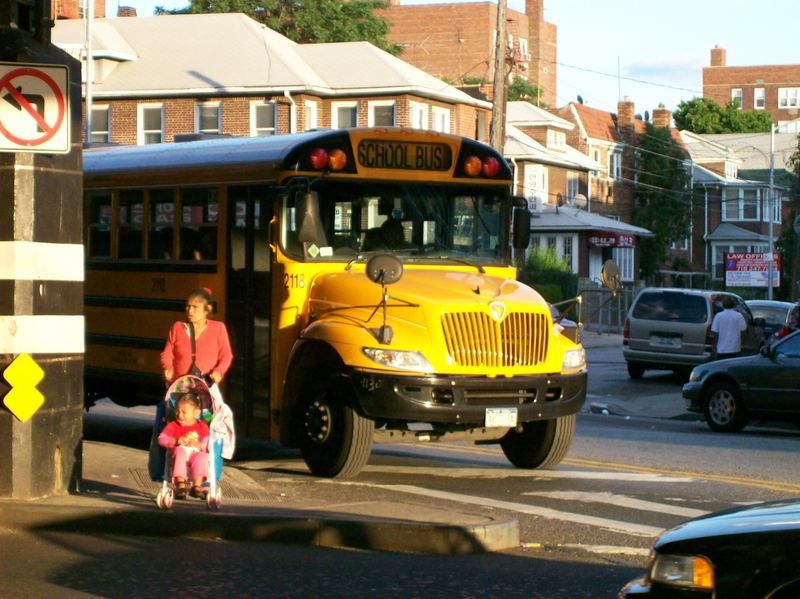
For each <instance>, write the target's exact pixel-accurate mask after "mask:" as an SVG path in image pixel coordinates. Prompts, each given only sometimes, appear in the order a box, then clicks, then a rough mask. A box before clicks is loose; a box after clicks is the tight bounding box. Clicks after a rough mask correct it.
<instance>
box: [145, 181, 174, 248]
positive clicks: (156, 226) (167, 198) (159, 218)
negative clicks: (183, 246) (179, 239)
mask: <svg viewBox="0 0 800 599" xmlns="http://www.w3.org/2000/svg"><path fill="white" fill-rule="evenodd" d="M174 223H175V194H174V192H173V190H172V189H153V190H151V191H150V226H149V227H148V237H147V257H148V258H149V259H150V260H171V259H172V257H173V256H172V238H173V225H174Z"/></svg>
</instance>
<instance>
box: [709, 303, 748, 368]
mask: <svg viewBox="0 0 800 599" xmlns="http://www.w3.org/2000/svg"><path fill="white" fill-rule="evenodd" d="M735 305H736V304H735V302H734V301H733V298H732V297H730V296H729V295H726V296H724V297H723V298H722V307H723V308H725V309H724V310H723V311H722V312H719V313H718V314H717V315H715V316H714V320H713V321H712V322H711V332H712V333H714V335H715V337H716V351H717V359H718V360H724V359H725V358H735V357H736V356H738V355H739V352H740V351H742V333H743V332H744V331H746V330H747V322H746V321H745V319H744V316H742V315H741V314H740V313H739V312H737V311H736V310H734V309H733V307H734V306H735Z"/></svg>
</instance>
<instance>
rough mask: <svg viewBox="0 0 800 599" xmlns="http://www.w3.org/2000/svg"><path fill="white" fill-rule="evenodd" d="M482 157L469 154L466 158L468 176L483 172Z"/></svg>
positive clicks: (465, 166)
mask: <svg viewBox="0 0 800 599" xmlns="http://www.w3.org/2000/svg"><path fill="white" fill-rule="evenodd" d="M482 166H483V165H482V164H481V159H480V158H478V157H477V156H467V157H466V158H465V159H464V173H465V174H466V175H467V176H468V177H477V176H478V175H480V174H481V169H482Z"/></svg>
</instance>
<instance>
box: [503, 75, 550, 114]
mask: <svg viewBox="0 0 800 599" xmlns="http://www.w3.org/2000/svg"><path fill="white" fill-rule="evenodd" d="M506 91H507V93H508V101H509V102H513V101H516V100H524V101H525V102H530V103H531V104H533V105H534V106H541V107H543V108H544V107H545V105H544V104H543V103H542V102H541V100H540V98H541V95H542V94H541V92H540V90H539V88H538V87H534V86H533V85H531V83H530V81H528V80H527V79H525V78H523V77H514V81H512V82H511V84H510V85H509V86H508V89H507V90H506Z"/></svg>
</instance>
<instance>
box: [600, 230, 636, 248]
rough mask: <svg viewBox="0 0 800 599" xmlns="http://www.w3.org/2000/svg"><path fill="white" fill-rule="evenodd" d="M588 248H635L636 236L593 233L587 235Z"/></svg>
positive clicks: (612, 232) (604, 232) (605, 232)
mask: <svg viewBox="0 0 800 599" xmlns="http://www.w3.org/2000/svg"><path fill="white" fill-rule="evenodd" d="M589 247H594V248H635V247H636V236H635V235H632V234H630V233H617V232H614V231H595V232H594V233H590V234H589Z"/></svg>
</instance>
